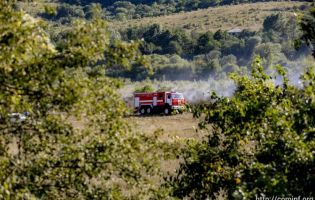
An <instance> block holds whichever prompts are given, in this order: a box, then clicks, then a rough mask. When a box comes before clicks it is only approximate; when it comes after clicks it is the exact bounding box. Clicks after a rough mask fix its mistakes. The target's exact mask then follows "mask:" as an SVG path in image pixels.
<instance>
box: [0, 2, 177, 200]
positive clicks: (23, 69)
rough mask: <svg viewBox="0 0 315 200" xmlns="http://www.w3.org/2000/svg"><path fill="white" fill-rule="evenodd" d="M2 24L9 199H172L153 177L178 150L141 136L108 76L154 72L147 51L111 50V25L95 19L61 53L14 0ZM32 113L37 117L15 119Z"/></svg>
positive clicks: (2, 182) (0, 15)
mask: <svg viewBox="0 0 315 200" xmlns="http://www.w3.org/2000/svg"><path fill="white" fill-rule="evenodd" d="M0 24H1V26H0V32H1V35H0V48H1V51H0V71H1V73H0V74H1V75H0V97H1V98H0V113H1V118H0V127H1V128H0V198H1V199H127V198H140V199H143V198H146V197H152V198H153V196H155V198H162V199H163V198H164V195H166V193H165V191H163V190H158V189H156V188H155V187H154V186H153V185H152V184H151V182H150V180H149V179H148V177H153V176H155V175H158V174H159V173H160V170H159V169H160V168H159V163H160V161H161V160H160V159H163V157H166V156H170V155H171V154H167V153H166V152H168V150H167V149H169V147H168V145H167V144H166V143H161V142H159V140H157V138H156V137H157V134H158V133H157V134H156V135H155V136H154V138H149V137H147V136H145V135H143V134H140V133H134V132H131V130H130V127H129V126H128V125H127V124H126V123H125V122H124V121H123V120H122V117H123V116H124V115H125V114H127V109H126V108H125V106H124V103H123V102H122V101H121V100H120V96H119V95H118V93H117V91H116V90H117V89H119V88H121V83H119V82H118V81H117V80H115V79H111V78H108V77H106V76H104V70H105V67H107V66H108V65H110V64H119V65H121V66H128V65H130V63H131V62H133V61H136V62H138V63H142V65H145V63H144V60H145V59H144V58H143V57H142V56H141V55H140V54H139V51H138V44H137V43H115V44H114V45H110V39H109V36H108V34H106V29H107V26H106V23H105V22H104V21H102V20H100V19H99V18H93V19H92V20H91V21H86V20H83V19H81V20H75V21H74V22H73V24H72V27H71V29H68V31H67V32H66V33H65V34H66V37H65V38H63V39H62V41H60V46H59V47H58V49H56V48H55V46H54V45H52V44H51V43H50V40H49V39H48V38H47V36H46V35H45V34H44V29H43V27H45V24H44V22H43V21H41V20H39V19H35V18H33V17H31V16H29V15H27V14H25V13H24V12H16V11H14V10H13V8H12V4H11V1H0ZM105 61H106V66H104V65H102V66H97V67H94V68H93V69H91V68H90V67H89V66H90V65H93V66H95V65H97V63H100V62H101V63H105ZM24 111H28V112H29V113H30V114H31V117H29V118H27V119H26V120H25V121H23V122H22V123H11V122H10V121H9V117H8V114H9V113H12V112H24ZM74 124H79V125H80V126H82V127H84V128H80V126H78V125H76V126H74ZM164 152H165V153H164ZM122 187H123V188H124V192H122ZM132 194H133V195H132Z"/></svg>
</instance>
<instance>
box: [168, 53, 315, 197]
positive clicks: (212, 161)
mask: <svg viewBox="0 0 315 200" xmlns="http://www.w3.org/2000/svg"><path fill="white" fill-rule="evenodd" d="M276 68H277V71H278V73H279V74H280V75H281V76H283V84H282V85H281V86H275V85H274V84H273V83H272V82H271V81H272V79H271V77H269V76H267V75H266V74H265V73H264V72H263V67H262V65H261V62H260V59H259V58H256V60H255V62H254V64H253V70H252V76H251V77H252V78H249V77H246V76H237V75H236V74H231V78H232V79H233V80H234V82H235V84H236V91H235V94H234V97H232V98H230V99H228V98H226V97H218V95H217V94H216V93H215V92H213V93H212V95H211V99H212V102H211V103H207V104H204V105H201V106H199V107H198V108H197V109H195V112H194V116H195V117H201V116H204V117H205V120H204V121H203V122H201V123H200V124H199V126H200V128H207V127H209V125H210V124H211V129H210V130H211V133H209V135H208V136H206V137H205V138H204V140H203V141H202V142H196V141H194V140H187V147H186V148H185V149H183V152H182V153H183V157H184V162H183V163H182V164H181V167H180V169H179V170H178V173H177V175H175V176H174V177H173V178H171V179H169V183H168V184H167V186H170V187H172V188H174V193H173V195H174V196H176V197H178V198H183V197H185V196H190V197H192V198H195V199H205V198H206V197H207V196H210V197H214V194H215V193H217V192H219V190H220V188H222V189H223V190H225V191H226V192H227V193H228V196H229V197H228V198H229V199H232V198H235V199H244V198H246V199H254V198H256V197H262V196H267V197H270V196H279V197H288V196H305V197H313V196H314V187H315V176H314V173H313V171H314V170H315V162H314V156H315V142H314V141H315V140H314V139H315V138H314V128H313V127H314V125H315V118H314V114H313V113H314V111H313V109H314V100H313V99H314V95H315V88H314V86H313V85H314V83H315V73H314V68H313V67H311V68H309V69H308V70H307V72H306V73H304V74H303V75H302V76H301V78H302V80H303V87H302V88H300V89H299V88H297V87H295V86H292V85H290V82H289V79H288V78H287V74H286V72H285V71H284V70H283V69H282V68H281V67H280V66H279V65H277V66H276Z"/></svg>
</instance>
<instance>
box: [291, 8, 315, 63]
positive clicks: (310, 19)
mask: <svg viewBox="0 0 315 200" xmlns="http://www.w3.org/2000/svg"><path fill="white" fill-rule="evenodd" d="M299 17H300V18H301V16H299ZM314 25H315V7H313V8H312V10H311V11H310V13H309V15H306V16H303V18H302V19H301V22H300V27H301V30H302V31H303V35H302V36H301V38H300V40H298V39H297V40H295V47H296V49H298V48H301V47H302V46H303V44H302V42H301V40H303V41H305V42H306V44H307V45H308V46H310V47H311V48H312V54H313V57H315V49H314V46H313V45H314V42H315V34H314V33H315V28H314V27H315V26H314Z"/></svg>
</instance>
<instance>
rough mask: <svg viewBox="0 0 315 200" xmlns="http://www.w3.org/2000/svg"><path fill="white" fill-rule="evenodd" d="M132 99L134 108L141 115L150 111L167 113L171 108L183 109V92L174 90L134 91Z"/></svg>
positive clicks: (169, 112)
mask: <svg viewBox="0 0 315 200" xmlns="http://www.w3.org/2000/svg"><path fill="white" fill-rule="evenodd" d="M134 100H135V109H136V110H137V111H138V112H140V113H141V114H142V115H144V114H151V113H152V112H164V114H166V115H169V114H171V113H172V111H173V110H180V109H185V106H184V105H185V99H184V96H183V94H182V93H178V92H174V91H170V92H145V93H135V94H134Z"/></svg>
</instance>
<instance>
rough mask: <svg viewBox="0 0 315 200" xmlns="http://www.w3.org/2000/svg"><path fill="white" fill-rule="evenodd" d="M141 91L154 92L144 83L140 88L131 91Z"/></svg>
mask: <svg viewBox="0 0 315 200" xmlns="http://www.w3.org/2000/svg"><path fill="white" fill-rule="evenodd" d="M142 92H154V89H153V88H152V87H151V86H150V85H145V86H143V87H140V88H136V89H135V91H134V92H133V93H142Z"/></svg>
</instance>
